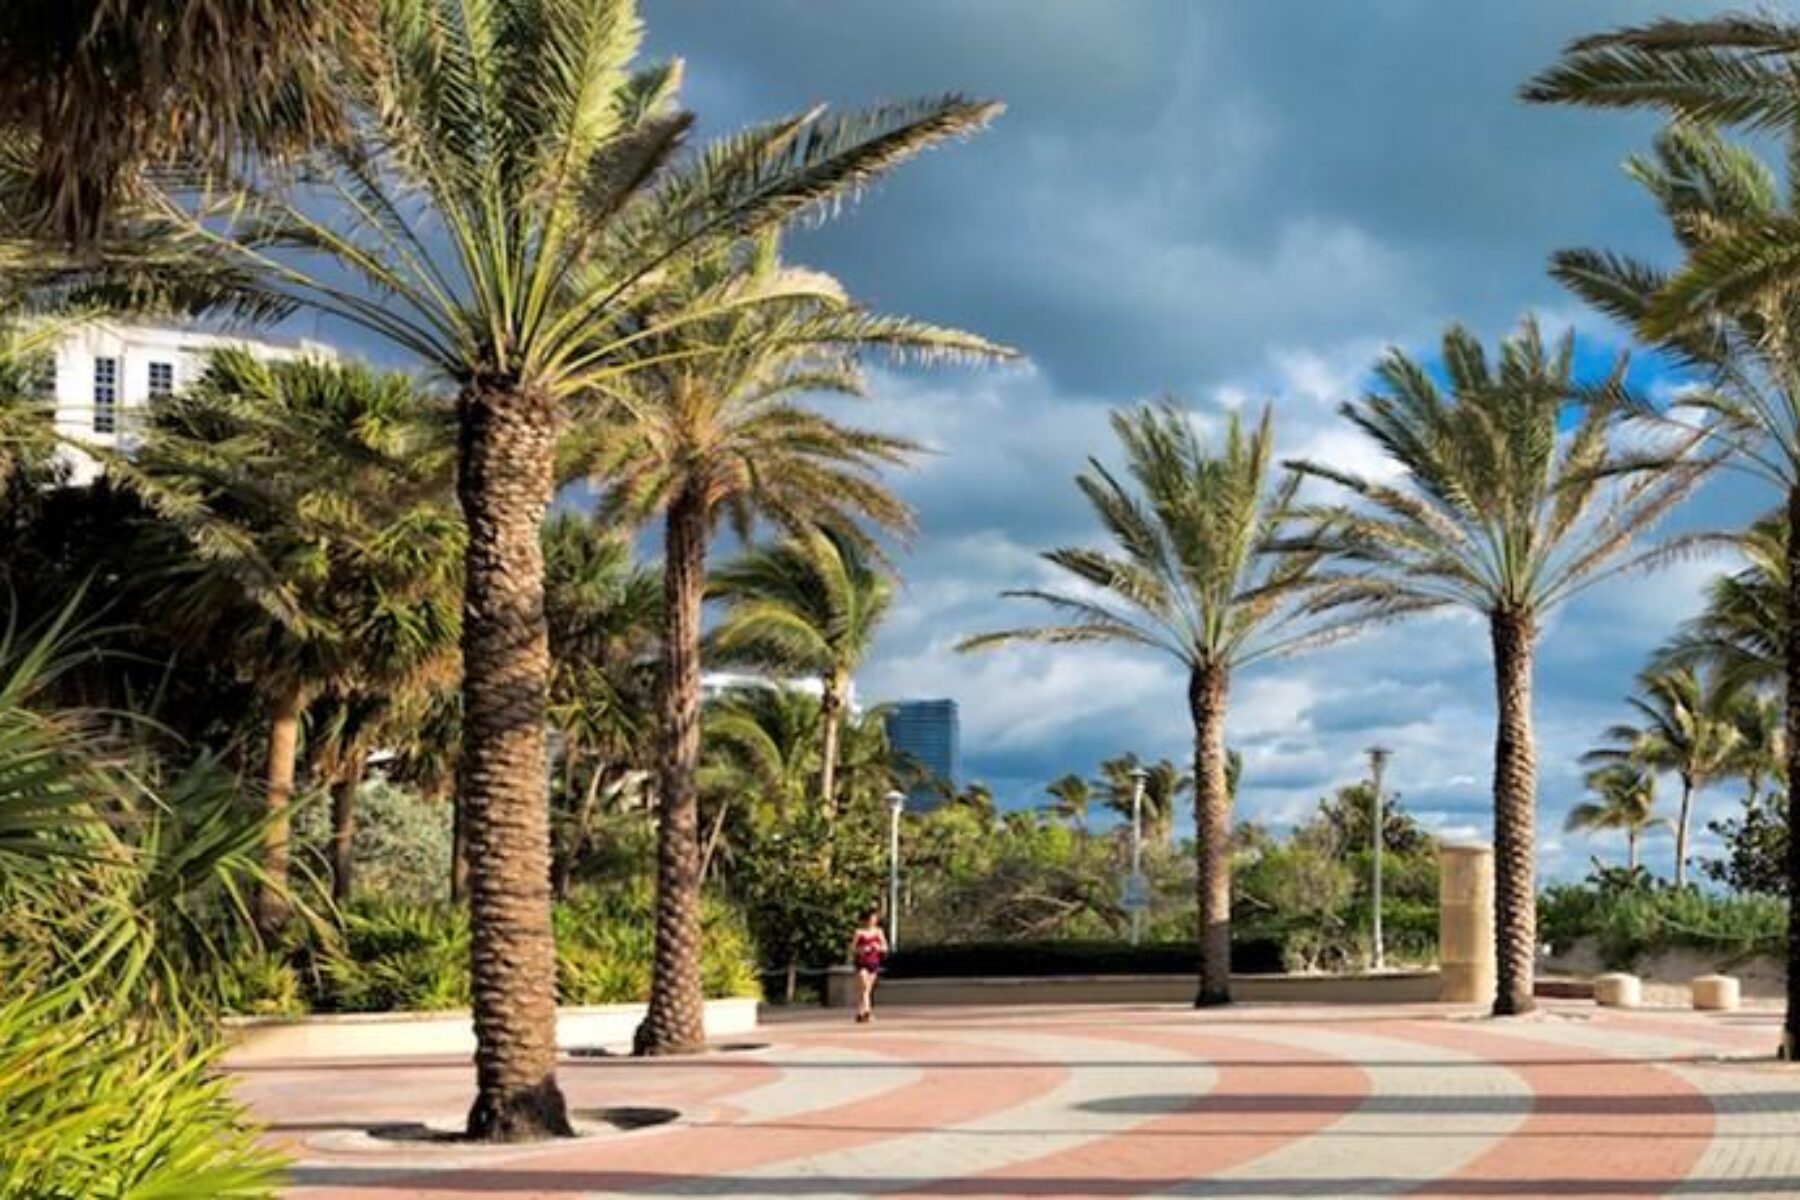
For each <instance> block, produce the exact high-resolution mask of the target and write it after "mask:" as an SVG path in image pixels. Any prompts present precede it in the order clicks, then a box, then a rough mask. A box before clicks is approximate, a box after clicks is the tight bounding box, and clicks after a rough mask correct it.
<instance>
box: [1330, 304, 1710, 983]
mask: <svg viewBox="0 0 1800 1200" xmlns="http://www.w3.org/2000/svg"><path fill="white" fill-rule="evenodd" d="M1441 357H1442V362H1443V371H1444V374H1445V376H1446V377H1447V382H1448V385H1449V386H1448V391H1446V390H1445V389H1444V388H1442V387H1440V386H1439V384H1438V382H1437V381H1436V379H1434V377H1433V374H1432V372H1430V371H1428V370H1427V369H1426V368H1425V367H1424V366H1423V365H1421V364H1420V363H1418V362H1415V361H1414V360H1413V359H1411V358H1408V357H1407V356H1406V355H1405V354H1403V353H1401V352H1400V351H1399V350H1390V351H1389V352H1388V353H1387V355H1386V356H1385V357H1384V358H1383V359H1382V360H1381V362H1380V364H1379V365H1378V366H1377V368H1376V376H1377V378H1378V380H1379V384H1380V386H1379V389H1378V390H1376V391H1373V392H1371V393H1369V394H1368V395H1366V396H1365V397H1364V398H1363V399H1361V400H1359V401H1355V402H1352V403H1348V404H1346V405H1344V406H1343V408H1342V409H1341V411H1342V413H1343V415H1344V417H1345V418H1346V419H1347V420H1349V421H1350V422H1351V423H1352V424H1353V425H1355V426H1356V427H1357V428H1358V429H1360V430H1361V431H1362V432H1363V433H1365V434H1366V435H1367V436H1368V437H1369V438H1370V439H1371V440H1373V441H1374V442H1375V443H1376V445H1378V446H1379V447H1380V448H1381V449H1382V450H1383V451H1384V452H1385V453H1386V455H1387V457H1388V459H1389V460H1390V461H1391V462H1392V463H1393V464H1394V465H1395V466H1397V467H1399V468H1400V469H1401V472H1402V475H1401V477H1400V479H1399V480H1397V481H1395V482H1386V481H1380V480H1374V479H1369V478H1366V477H1363V476H1360V475H1355V474H1351V473H1350V472H1348V471H1344V470H1340V469H1338V468H1336V467H1331V466H1326V465H1324V464H1320V463H1302V464H1299V466H1300V469H1301V470H1302V471H1304V472H1305V473H1306V474H1308V475H1311V476H1313V477H1316V478H1319V479H1323V480H1327V481H1330V482H1333V483H1336V484H1338V485H1340V486H1341V487H1343V488H1344V489H1345V490H1347V491H1348V492H1349V493H1350V494H1351V496H1352V497H1353V503H1352V505H1351V506H1348V507H1341V508H1337V509H1332V510H1321V511H1320V514H1319V515H1320V517H1321V519H1322V521H1323V522H1324V528H1323V529H1322V530H1321V533H1320V537H1319V544H1321V545H1326V546H1330V547H1332V548H1333V549H1334V550H1335V551H1336V552H1337V553H1338V554H1339V555H1341V556H1342V558H1343V560H1344V561H1345V563H1346V564H1347V566H1346V573H1345V575H1344V577H1343V578H1341V579H1339V580H1337V581H1336V582H1335V583H1334V585H1333V586H1332V588H1331V589H1330V590H1328V591H1327V592H1325V593H1322V594H1321V596H1320V598H1319V602H1318V603H1319V607H1321V608H1323V609H1338V608H1343V607H1348V609H1349V610H1350V611H1352V612H1358V613H1361V614H1362V615H1364V616H1365V617H1368V618H1371V619H1390V618H1396V617H1400V616H1403V615H1407V614H1411V613H1417V612H1421V611H1426V610H1431V609H1441V608H1447V607H1457V608H1462V609H1465V610H1470V611H1473V612H1475V613H1478V614H1480V615H1481V616H1482V617H1483V618H1484V619H1485V620H1486V622H1487V625H1488V632H1489V637H1490V639H1491V641H1492V645H1493V656H1494V684H1495V692H1496V697H1495V698H1496V736H1495V745H1494V851H1495V876H1496V878H1495V894H1496V895H1495V899H1496V903H1495V922H1496V936H1495V943H1496V947H1497V949H1498V953H1499V964H1498V981H1497V982H1498V992H1497V995H1496V996H1495V998H1494V1012H1495V1014H1496V1015H1507V1014H1511V1013H1522V1012H1526V1011H1529V1010H1530V1009H1531V1008H1532V1007H1533V1006H1534V1005H1533V1000H1532V967H1533V962H1534V959H1535V957H1536V953H1537V936H1536V931H1537V883H1536V852H1537V851H1536V839H1535V834H1534V824H1535V818H1536V812H1537V752H1536V749H1535V740H1534V739H1535V735H1534V731H1533V728H1532V716H1531V680H1532V669H1533V664H1534V660H1535V657H1536V647H1537V640H1538V634H1539V631H1540V630H1541V628H1542V623H1543V620H1544V617H1545V616H1546V615H1547V614H1548V613H1549V612H1550V611H1551V610H1552V609H1554V608H1555V607H1556V606H1557V605H1560V604H1562V603H1563V602H1565V601H1566V600H1568V599H1570V598H1571V597H1573V596H1575V595H1578V594H1579V593H1580V592H1582V591H1583V590H1585V589H1587V588H1589V587H1592V586H1593V585H1594V584H1596V583H1598V582H1600V581H1601V580H1603V579H1607V578H1610V577H1613V576H1616V575H1618V574H1619V573H1620V572H1623V571H1629V570H1632V569H1634V568H1639V567H1645V566H1649V565H1652V564H1654V563H1655V562H1657V561H1659V559H1660V558H1661V557H1663V556H1664V555H1666V554H1668V553H1671V552H1673V551H1674V550H1676V549H1679V548H1680V546H1681V543H1675V544H1673V545H1671V546H1665V547H1662V548H1660V549H1652V550H1650V551H1647V552H1642V553H1636V554H1634V553H1633V552H1632V550H1631V545H1632V542H1633V541H1634V540H1635V539H1636V538H1637V536H1638V535H1640V534H1642V533H1643V532H1644V531H1645V530H1647V529H1649V528H1650V527H1651V526H1652V525H1654V524H1655V523H1656V522H1657V521H1658V520H1659V519H1660V518H1661V517H1662V516H1663V515H1664V514H1665V513H1667V512H1668V511H1669V510H1670V509H1671V508H1673V507H1674V506H1675V505H1676V504H1677V503H1679V502H1680V501H1681V500H1682V499H1683V498H1684V497H1685V496H1687V495H1688V493H1689V492H1690V491H1692V490H1693V488H1694V486H1695V485H1696V484H1697V483H1698V482H1699V480H1700V478H1701V476H1702V474H1703V466H1704V464H1703V463H1701V462H1699V461H1697V460H1695V459H1694V458H1693V456H1692V453H1691V439H1690V440H1689V441H1687V442H1683V443H1682V444H1680V445H1676V446H1672V447H1668V446H1659V447H1656V448H1655V455H1654V456H1653V457H1655V458H1657V459H1658V460H1659V461H1662V462H1666V463H1672V464H1675V465H1673V466H1671V467H1670V469H1668V470H1667V471H1662V472H1656V473H1636V472H1634V468H1635V467H1637V466H1638V465H1639V459H1638V457H1636V456H1634V455H1633V454H1631V453H1627V452H1625V451H1623V450H1621V449H1620V448H1619V447H1618V446H1617V445H1616V442H1617V438H1615V437H1614V436H1613V434H1614V430H1615V428H1616V422H1615V417H1616V416H1617V413H1616V410H1615V406H1614V405H1612V404H1611V403H1609V402H1608V401H1609V398H1610V392H1611V390H1612V389H1611V388H1609V387H1608V386H1607V385H1608V384H1616V383H1617V378H1618V372H1615V373H1614V375H1613V376H1611V377H1609V378H1608V379H1607V380H1605V381H1601V384H1600V385H1599V386H1598V389H1597V391H1595V392H1594V394H1593V395H1592V396H1591V397H1590V399H1591V402H1590V403H1589V404H1588V405H1587V407H1586V408H1585V410H1584V411H1583V412H1582V413H1581V415H1580V417H1579V419H1578V420H1577V421H1576V422H1575V424H1574V427H1573V428H1572V429H1569V430H1567V431H1566V432H1565V429H1564V424H1563V422H1564V418H1565V416H1566V415H1567V414H1568V413H1569V411H1570V409H1571V407H1572V406H1573V405H1575V404H1576V403H1577V402H1578V401H1580V400H1582V399H1583V398H1584V397H1588V393H1589V392H1590V388H1589V387H1587V386H1585V385H1584V384H1583V383H1582V381H1580V380H1578V379H1577V378H1576V377H1575V370H1574V357H1575V342H1574V337H1573V334H1569V335H1565V336H1564V337H1563V338H1561V339H1560V340H1559V341H1558V342H1557V344H1556V345H1555V346H1553V347H1552V346H1548V345H1546V344H1545V342H1544V339H1543V336H1542V335H1541V333H1540V332H1539V330H1538V326H1537V323H1536V322H1535V321H1534V320H1531V319H1529V318H1528V319H1527V320H1526V321H1525V322H1524V324H1523V326H1522V327H1521V328H1520V330H1519V332H1518V333H1516V334H1514V335H1512V336H1510V337H1508V338H1506V339H1505V340H1504V341H1502V342H1501V343H1500V347H1499V351H1498V353H1497V355H1495V356H1494V357H1493V359H1492V360H1490V357H1489V355H1488V352H1487V351H1486V350H1485V349H1484V348H1483V347H1482V345H1481V343H1480V342H1479V341H1478V340H1477V339H1476V338H1475V336H1474V335H1473V334H1471V333H1469V332H1468V331H1467V330H1465V329H1463V328H1462V327H1461V326H1452V327H1451V328H1450V329H1449V330H1448V331H1446V333H1445V334H1444V337H1443V342H1442V346H1441ZM1621 370H1622V368H1621ZM1621 475H1624V476H1627V477H1626V478H1620V476H1621Z"/></svg>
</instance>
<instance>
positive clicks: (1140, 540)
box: [963, 402, 1333, 671]
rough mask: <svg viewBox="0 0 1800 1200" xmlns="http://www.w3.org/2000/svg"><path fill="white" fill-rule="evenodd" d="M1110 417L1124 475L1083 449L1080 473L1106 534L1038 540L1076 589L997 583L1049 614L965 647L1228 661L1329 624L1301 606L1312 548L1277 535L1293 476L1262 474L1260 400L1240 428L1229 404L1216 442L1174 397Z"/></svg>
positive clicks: (1294, 641) (1301, 642) (1268, 452)
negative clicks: (1094, 543)
mask: <svg viewBox="0 0 1800 1200" xmlns="http://www.w3.org/2000/svg"><path fill="white" fill-rule="evenodd" d="M1112 426H1113V431H1114V433H1115V435H1116V436H1117V437H1118V439H1119V442H1120V445H1121V447H1122V448H1123V449H1124V451H1125V455H1126V460H1127V463H1128V467H1127V477H1126V478H1125V479H1121V478H1120V477H1119V476H1118V475H1116V474H1114V473H1113V472H1112V471H1111V470H1109V469H1108V468H1107V467H1105V466H1104V465H1102V464H1101V463H1100V462H1099V461H1098V460H1093V461H1090V463H1089V466H1088V469H1087V470H1086V471H1084V472H1083V473H1082V474H1081V475H1080V476H1079V477H1078V478H1077V479H1076V486H1077V487H1079V488H1080V489H1081V492H1082V494H1083V495H1084V496H1086V497H1087V500H1088V503H1089V504H1090V505H1091V506H1092V508H1093V510H1094V512H1095V514H1096V515H1097V516H1098V517H1099V518H1100V522H1101V524H1102V526H1103V527H1104V528H1105V529H1106V531H1107V533H1108V534H1109V535H1110V537H1111V539H1112V542H1113V545H1112V546H1111V547H1108V548H1105V549H1100V548H1087V547H1066V548H1061V549H1056V550H1050V551H1046V552H1045V553H1044V555H1043V557H1044V560H1045V561H1046V562H1048V563H1050V564H1052V565H1053V566H1055V567H1057V568H1058V569H1059V570H1060V571H1061V572H1062V573H1064V574H1066V575H1067V576H1069V577H1070V578H1071V580H1072V581H1073V582H1075V583H1077V584H1078V585H1080V587H1079V589H1078V590H1075V591H1051V590H1048V589H1041V588H1030V589H1020V590H1016V591H1010V592H1007V593H1006V595H1008V596H1013V597H1018V598H1022V599H1029V600H1035V601H1037V602H1039V603H1041V604H1044V605H1047V606H1048V607H1049V608H1050V610H1051V611H1052V612H1053V613H1054V614H1055V616H1056V617H1057V618H1059V620H1058V621H1057V622H1056V623H1054V624H1049V625H1043V626H1035V627H1022V628H1018V629H1010V630H1001V631H998V632H994V633H986V634H981V635H978V636H975V637H971V638H969V639H967V640H966V641H964V642H963V647H964V648H965V649H979V648H983V647H987V646H993V645H998V644H1002V643H1006V642H1014V641H1042V642H1058V643H1064V642H1123V643H1127V644H1131V645H1137V646H1144V647H1149V648H1152V649H1156V650H1160V651H1163V652H1164V653H1167V654H1169V655H1171V656H1172V657H1174V658H1176V659H1177V660H1178V661H1180V662H1181V663H1183V664H1184V665H1186V666H1188V667H1189V668H1200V667H1207V668H1213V669H1220V670H1226V671H1229V670H1231V669H1233V668H1235V667H1238V666H1242V665H1245V664H1248V663H1252V662H1255V661H1257V660H1259V659H1262V658H1267V657H1269V656H1271V655H1276V654H1281V653H1286V652H1291V651H1295V650H1299V649H1301V648H1304V647H1305V646H1307V645H1309V644H1312V643H1314V642H1317V641H1320V640H1323V639H1325V638H1328V637H1329V636H1331V634H1332V632H1333V631H1331V630H1326V629H1320V628H1315V627H1308V626H1306V624H1305V623H1304V621H1303V620H1302V619H1301V618H1302V613H1301V612H1300V609H1299V607H1298V606H1297V601H1298V600H1299V599H1300V598H1301V597H1302V596H1304V595H1305V593H1306V592H1307V590H1308V588H1309V587H1311V586H1312V585H1313V584H1314V583H1316V582H1317V581H1316V579H1315V572H1316V571H1317V569H1318V567H1319V565H1320V562H1321V560H1322V555H1320V554H1319V553H1317V552H1316V551H1314V550H1312V549H1310V548H1301V549H1296V550H1289V549H1287V548H1286V545H1285V544H1284V542H1283V538H1282V535H1283V533H1284V531H1285V524H1284V522H1286V521H1287V520H1288V519H1289V518H1290V517H1291V515H1292V514H1291V512H1290V508H1291V504H1292V500H1293V495H1294V488H1295V483H1296V481H1295V480H1292V479H1289V480H1287V481H1285V482H1283V483H1281V484H1279V485H1277V484H1275V483H1274V482H1273V481H1272V475H1273V470H1272V456H1273V447H1274V425H1273V419H1272V414H1271V413H1270V412H1267V411H1265V412H1264V414H1263V417H1262V419H1261V421H1260V422H1258V423H1257V424H1256V425H1255V426H1252V427H1249V428H1246V427H1245V425H1244V424H1243V422H1242V421H1241V420H1239V418H1238V417H1237V416H1236V415H1235V414H1233V415H1232V416H1231V417H1230V418H1229V420H1228V421H1227V423H1226V428H1225V431H1224V437H1223V438H1222V439H1221V442H1220V445H1219V446H1218V448H1217V450H1216V451H1209V449H1208V447H1207V446H1206V445H1205V443H1203V442H1202V441H1201V439H1200V436H1199V434H1198V433H1197V432H1196V431H1195V428H1194V423H1193V419H1192V418H1191V417H1190V416H1189V415H1188V414H1186V413H1185V412H1183V411H1182V410H1181V409H1180V408H1178V407H1177V406H1176V405H1175V404H1174V403H1173V402H1164V403H1163V404H1161V405H1157V406H1147V407H1144V408H1141V409H1137V410H1135V411H1131V412H1119V413H1115V414H1113V418H1112Z"/></svg>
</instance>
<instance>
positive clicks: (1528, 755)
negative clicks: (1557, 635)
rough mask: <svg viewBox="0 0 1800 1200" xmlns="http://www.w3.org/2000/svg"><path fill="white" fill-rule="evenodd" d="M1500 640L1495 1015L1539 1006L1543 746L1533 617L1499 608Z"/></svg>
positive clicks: (1496, 627) (1495, 625) (1495, 629)
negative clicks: (1534, 714)
mask: <svg viewBox="0 0 1800 1200" xmlns="http://www.w3.org/2000/svg"><path fill="white" fill-rule="evenodd" d="M1490 632H1491V633H1492V636H1493V643H1494V687H1495V699H1496V716H1497V719H1496V722H1495V725H1496V729H1495V737H1494V953H1495V955H1496V957H1497V959H1498V961H1497V962H1496V964H1495V966H1496V976H1497V978H1496V985H1497V986H1496V988H1495V994H1494V1015H1495V1016H1498V1017H1504V1016H1513V1015H1516V1014H1519V1013H1527V1012H1530V1011H1531V1010H1532V1009H1533V1008H1535V1007H1536V1001H1534V1000H1533V999H1532V987H1533V983H1534V978H1533V976H1534V967H1535V963H1536V961H1537V862H1536V858H1537V834H1536V820H1537V750H1536V748H1535V747H1534V746H1533V744H1532V729H1531V668H1532V655H1533V653H1534V651H1535V644H1536V641H1537V627H1536V624H1535V622H1533V620H1532V619H1531V617H1530V616H1528V615H1525V614H1519V613H1505V612H1497V613H1495V614H1493V617H1492V619H1491V622H1490Z"/></svg>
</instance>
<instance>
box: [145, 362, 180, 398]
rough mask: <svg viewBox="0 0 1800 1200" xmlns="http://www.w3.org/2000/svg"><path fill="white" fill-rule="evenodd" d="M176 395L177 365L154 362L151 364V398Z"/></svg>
mask: <svg viewBox="0 0 1800 1200" xmlns="http://www.w3.org/2000/svg"><path fill="white" fill-rule="evenodd" d="M174 394H175V364H174V363H166V362H153V363H151V364H150V398H151V399H152V400H154V399H156V398H157V397H158V396H172V395H174Z"/></svg>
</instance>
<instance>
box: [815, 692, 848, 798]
mask: <svg viewBox="0 0 1800 1200" xmlns="http://www.w3.org/2000/svg"><path fill="white" fill-rule="evenodd" d="M820 682H821V684H822V687H821V689H820V692H819V798H820V801H821V802H822V803H823V805H824V810H823V811H824V813H825V818H826V819H827V820H831V819H833V818H835V817H836V816H837V812H838V803H837V760H838V730H839V729H840V728H841V727H842V725H843V721H844V690H845V687H844V679H843V677H842V676H841V675H839V674H838V673H837V672H835V671H833V672H831V673H830V674H827V675H826V676H825V677H824V679H822V680H821V681H820Z"/></svg>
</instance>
